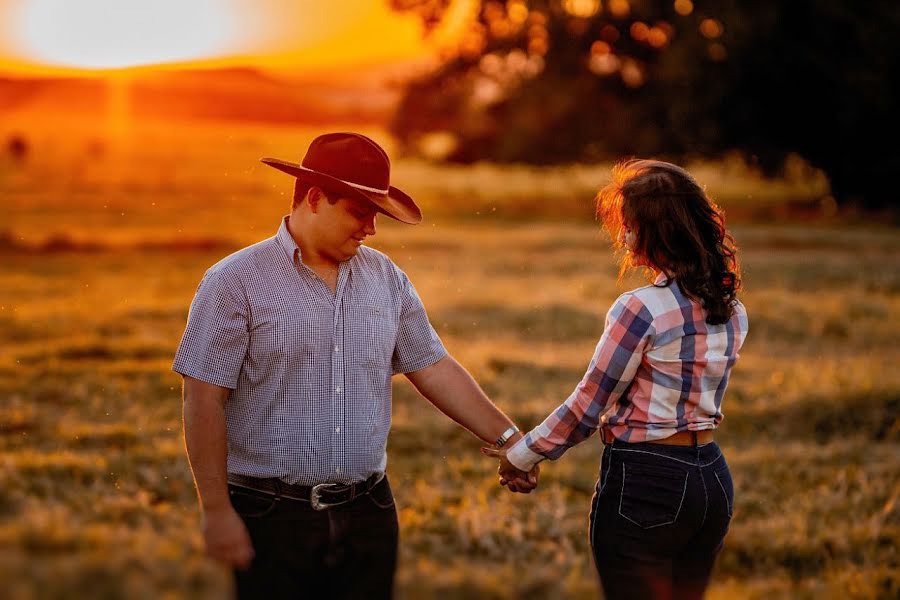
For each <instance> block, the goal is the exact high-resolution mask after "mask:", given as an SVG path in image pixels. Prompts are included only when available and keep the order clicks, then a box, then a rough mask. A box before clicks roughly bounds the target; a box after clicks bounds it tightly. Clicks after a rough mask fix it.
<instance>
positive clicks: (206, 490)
mask: <svg viewBox="0 0 900 600" xmlns="http://www.w3.org/2000/svg"><path fill="white" fill-rule="evenodd" d="M227 397H228V390H227V389H224V388H218V387H217V386H211V385H210V384H205V383H203V382H198V381H197V380H192V381H188V380H187V379H186V380H185V392H184V441H185V446H186V448H187V454H188V460H189V461H190V463H191V470H192V471H193V473H194V481H195V482H196V484H197V493H198V495H199V497H200V504H201V506H202V507H203V510H204V511H213V510H217V509H220V508H224V507H227V506H230V501H229V499H228V471H227V460H228V442H227V438H226V434H225V410H224V400H225V399H226V398H227Z"/></svg>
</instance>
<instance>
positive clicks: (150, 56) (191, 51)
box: [17, 0, 238, 69]
mask: <svg viewBox="0 0 900 600" xmlns="http://www.w3.org/2000/svg"><path fill="white" fill-rule="evenodd" d="M227 2H228V0H78V1H72V0H30V1H28V2H26V3H25V4H24V5H23V6H22V8H21V12H20V15H19V20H18V23H19V26H18V27H17V31H18V32H19V36H20V44H21V46H22V50H23V51H24V52H26V53H27V54H28V55H29V56H30V57H31V58H33V59H34V60H37V61H41V62H44V63H47V64H53V65H64V66H70V67H80V68H87V69H116V68H124V67H133V66H139V65H147V64H157V63H166V62H178V61H185V60H194V59H200V58H209V57H215V56H219V55H221V54H223V53H226V52H227V51H228V50H229V49H230V48H229V45H230V44H232V43H233V42H234V38H235V36H236V33H237V28H238V22H237V16H236V15H235V14H234V12H233V11H232V10H230V8H229V6H227Z"/></svg>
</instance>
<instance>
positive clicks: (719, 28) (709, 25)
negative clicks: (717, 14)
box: [700, 19, 725, 39]
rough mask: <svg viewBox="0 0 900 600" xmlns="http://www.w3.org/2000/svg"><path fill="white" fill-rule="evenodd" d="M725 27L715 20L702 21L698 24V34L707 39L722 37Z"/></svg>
mask: <svg viewBox="0 0 900 600" xmlns="http://www.w3.org/2000/svg"><path fill="white" fill-rule="evenodd" d="M723 31H725V27H724V26H723V25H722V23H720V22H719V21H717V20H716V19H703V21H701V22H700V33H702V34H703V35H704V36H706V37H708V38H709V39H715V38H717V37H719V36H721V35H722V32H723Z"/></svg>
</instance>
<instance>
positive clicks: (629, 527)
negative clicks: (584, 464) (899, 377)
mask: <svg viewBox="0 0 900 600" xmlns="http://www.w3.org/2000/svg"><path fill="white" fill-rule="evenodd" d="M733 506H734V488H733V486H732V482H731V474H730V472H729V471H728V464H727V463H726V462H725V456H724V455H723V454H722V451H721V449H720V448H719V446H718V445H717V444H716V443H714V442H713V443H710V444H705V445H702V446H667V445H662V444H649V443H636V444H629V443H625V442H620V441H618V440H616V441H615V442H613V443H612V444H609V445H607V446H606V447H605V448H604V451H603V461H602V464H601V469H600V481H598V482H597V488H596V492H595V494H594V498H593V501H592V503H591V517H590V540H591V549H592V550H593V555H594V564H595V566H596V567H597V572H598V573H599V575H600V582H601V585H602V586H603V592H604V595H605V596H606V598H607V600H618V599H621V598H640V599H648V598H651V599H669V598H672V599H674V598H679V599H680V598H685V599H686V598H702V597H703V593H704V591H705V590H706V587H707V585H708V584H709V578H710V574H711V573H712V569H713V566H714V564H715V560H716V555H717V554H718V553H719V551H720V550H721V549H722V542H723V540H724V539H725V534H726V533H727V532H728V525H729V523H730V522H731V513H732V507H733Z"/></svg>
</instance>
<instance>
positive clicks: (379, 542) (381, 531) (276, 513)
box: [228, 477, 398, 600]
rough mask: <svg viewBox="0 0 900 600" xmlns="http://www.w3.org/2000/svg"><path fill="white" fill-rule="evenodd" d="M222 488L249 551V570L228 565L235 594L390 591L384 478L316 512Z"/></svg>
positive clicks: (390, 514) (393, 537) (363, 595)
mask: <svg viewBox="0 0 900 600" xmlns="http://www.w3.org/2000/svg"><path fill="white" fill-rule="evenodd" d="M228 487H229V492H230V494H231V504H232V506H234V508H235V510H237V513H238V514H239V515H240V516H241V519H242V520H243V521H244V524H245V525H246V526H247V529H248V531H249V532H250V538H251V540H252V541H253V549H254V551H255V557H254V559H253V563H252V564H251V566H250V569H249V570H247V571H239V570H235V571H234V577H235V585H236V588H237V595H238V598H240V599H241V600H246V599H248V598H265V599H266V600H277V599H280V598H314V599H316V600H321V599H322V598H328V599H329V600H333V599H345V600H356V599H365V600H369V599H370V598H371V599H376V600H377V599H382V600H387V599H389V598H391V596H392V593H393V585H394V572H395V571H396V567H397V544H398V523H397V509H396V508H395V506H394V496H393V494H392V493H391V486H390V484H389V483H388V480H387V477H385V478H384V479H382V480H381V482H380V483H378V485H376V486H375V487H374V488H372V490H371V491H370V492H369V493H368V494H365V495H363V496H360V497H359V498H356V499H355V500H353V501H352V502H348V503H347V504H342V505H340V506H334V507H332V508H329V509H327V510H323V511H316V510H313V509H312V508H311V507H310V505H309V503H308V502H303V501H300V500H292V499H288V498H280V499H278V500H276V499H275V497H274V496H271V495H268V494H264V493H262V492H256V491H254V490H248V489H246V488H241V487H236V486H232V485H229V486H228Z"/></svg>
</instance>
